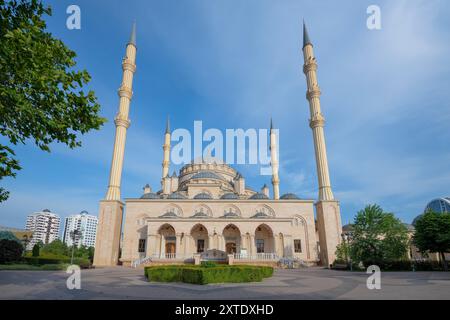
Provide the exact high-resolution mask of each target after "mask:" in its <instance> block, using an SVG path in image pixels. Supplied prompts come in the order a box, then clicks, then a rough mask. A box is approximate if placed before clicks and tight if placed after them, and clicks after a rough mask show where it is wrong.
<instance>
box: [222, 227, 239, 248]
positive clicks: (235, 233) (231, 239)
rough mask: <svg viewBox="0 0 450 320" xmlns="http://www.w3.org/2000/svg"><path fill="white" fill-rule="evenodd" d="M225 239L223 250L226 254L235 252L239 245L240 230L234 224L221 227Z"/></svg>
mask: <svg viewBox="0 0 450 320" xmlns="http://www.w3.org/2000/svg"><path fill="white" fill-rule="evenodd" d="M223 238H224V240H225V252H226V253H227V254H234V253H237V251H238V248H240V245H241V232H240V231H239V228H238V227H236V226H235V225H234V224H229V225H227V226H226V227H225V228H224V229H223Z"/></svg>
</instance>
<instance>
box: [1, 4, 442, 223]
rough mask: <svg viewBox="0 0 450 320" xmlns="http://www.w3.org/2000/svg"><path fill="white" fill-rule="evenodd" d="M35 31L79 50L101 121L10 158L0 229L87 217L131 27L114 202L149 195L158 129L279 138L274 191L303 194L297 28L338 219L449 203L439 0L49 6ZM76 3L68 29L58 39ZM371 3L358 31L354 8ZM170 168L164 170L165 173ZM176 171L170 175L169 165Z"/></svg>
mask: <svg viewBox="0 0 450 320" xmlns="http://www.w3.org/2000/svg"><path fill="white" fill-rule="evenodd" d="M47 3H50V4H51V5H52V7H53V16H52V17H51V18H49V19H48V27H49V30H50V31H51V32H52V33H53V34H54V35H55V36H56V37H59V38H61V39H62V40H63V41H64V42H65V43H66V44H67V45H68V46H69V47H70V48H71V49H73V50H74V51H76V52H77V54H78V57H77V62H78V67H79V68H86V69H87V70H88V71H89V72H90V74H91V76H92V82H91V83H90V87H91V88H92V89H93V90H95V92H96V94H97V96H98V98H99V102H100V104H101V106H102V111H101V113H102V115H103V116H104V117H106V118H108V119H109V122H108V123H107V124H106V125H105V126H104V127H103V128H102V129H101V130H100V131H96V132H91V133H89V134H87V135H85V136H84V137H82V141H83V147H82V148H78V149H75V150H69V149H68V148H66V147H65V146H62V145H57V144H55V145H53V146H52V153H50V154H48V153H45V152H42V151H40V150H38V149H37V148H36V147H35V146H34V145H32V144H28V145H26V146H18V147H16V153H17V155H18V157H19V159H20V161H21V164H22V166H23V170H22V171H20V172H19V173H18V176H17V178H16V179H5V180H3V181H2V183H3V184H4V185H5V187H6V188H8V189H9V190H10V191H11V197H10V199H9V200H8V201H7V202H5V203H2V204H0V224H1V225H8V226H13V227H23V226H24V224H25V219H26V216H27V214H29V213H31V212H34V211H37V210H42V209H44V208H49V209H50V210H52V211H53V212H56V213H59V214H60V215H61V216H63V217H64V216H67V215H69V214H73V213H78V212H80V211H82V210H88V211H89V212H90V213H93V214H97V210H98V201H99V200H100V199H102V198H103V197H104V195H105V193H106V187H107V184H108V176H109V166H110V161H111V155H112V146H113V140H114V127H113V122H112V119H113V118H114V115H115V113H116V111H117V106H118V97H117V89H118V87H119V85H120V81H121V72H122V71H121V59H122V57H123V55H124V50H125V44H126V43H127V41H128V37H129V33H130V29H131V24H132V22H133V20H134V19H136V21H137V30H138V33H137V42H138V56H137V66H138V69H137V70H138V71H137V73H136V76H135V83H134V88H133V91H134V99H133V101H132V105H131V114H130V118H131V122H132V125H131V127H130V129H129V130H128V137H127V146H126V155H125V165H124V172H123V179H122V181H123V185H122V197H123V198H129V197H137V196H140V195H141V193H142V187H143V185H144V184H146V183H150V184H151V186H152V187H153V189H157V188H158V187H159V181H160V175H161V161H162V148H161V145H162V142H163V132H164V126H165V119H166V117H167V116H168V115H170V118H171V122H172V129H175V128H187V129H191V130H192V129H193V122H194V120H202V121H203V126H204V128H218V129H220V130H223V131H224V130H225V129H227V128H244V129H247V128H266V127H267V126H268V125H269V119H270V117H271V116H272V117H273V119H274V122H275V125H276V127H278V128H279V129H280V162H281V163H280V169H281V171H280V175H281V185H280V187H281V192H282V193H285V192H295V193H297V194H298V195H299V196H300V197H302V198H312V199H314V198H317V178H316V168H315V159H314V151H313V145H312V133H311V130H310V128H309V126H308V119H309V110H308V103H307V100H306V99H305V90H306V84H305V77H304V75H303V73H302V64H303V61H302V54H301V41H302V32H301V21H302V19H303V18H305V19H306V22H307V24H308V28H309V32H310V37H311V40H312V42H313V43H314V46H315V53H316V56H317V59H318V64H319V70H318V76H319V84H320V86H321V89H322V100H321V101H322V108H323V113H324V115H325V117H326V119H327V124H326V128H325V135H326V140H327V147H328V158H329V165H330V174H331V180H332V186H333V190H334V193H335V196H336V198H337V199H339V200H340V201H341V207H342V219H343V222H344V223H347V222H348V221H350V220H351V219H352V217H353V216H354V214H355V213H356V211H357V210H359V209H361V208H363V207H364V206H365V205H366V204H371V203H378V204H380V205H381V206H382V207H383V208H384V209H385V210H386V211H391V212H394V213H395V214H396V215H397V216H398V217H399V218H400V219H402V220H403V221H405V222H411V220H412V219H413V218H414V217H415V216H416V215H417V214H419V213H421V211H422V210H423V208H424V207H425V205H426V204H427V202H428V201H429V200H431V199H433V198H435V197H439V196H448V195H450V170H449V169H450V166H449V164H450V148H449V141H450V130H449V123H450V106H449V101H450V90H449V88H450V64H449V59H450V42H449V41H448V40H449V39H450V28H449V24H448V18H449V17H450V3H449V2H448V1H443V0H442V1H425V0H423V1H419V0H407V1H406V0H396V1H392V0H391V1H379V0H371V1H339V2H337V1H289V0H283V1H269V0H247V1H237V0H236V1H234V0H226V1H225V0H214V1H207V0H202V1H196V0H183V1H180V0H168V1H148V0H145V1H127V3H126V5H124V2H123V1H62V0H58V1H48V2H47ZM70 4H77V5H79V6H80V8H81V13H82V16H81V17H82V29H81V30H72V31H70V30H68V29H67V28H66V23H65V22H66V18H67V16H68V15H67V14H66V8H67V6H69V5H70ZM370 4H377V5H379V6H380V8H381V14H382V16H381V17H382V29H381V30H378V31H369V30H368V29H367V27H366V19H367V17H368V15H367V14H366V9H367V7H368V6H369V5H370ZM173 169H174V167H173V166H172V168H171V170H173ZM177 169H178V168H177ZM237 169H239V170H240V171H241V172H242V173H243V174H244V175H245V177H246V178H247V179H246V181H247V184H249V185H250V186H252V187H253V188H255V189H259V188H260V187H261V186H262V185H263V184H264V183H270V177H267V176H260V175H259V167H258V166H239V167H237Z"/></svg>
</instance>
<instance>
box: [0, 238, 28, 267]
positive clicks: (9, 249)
mask: <svg viewBox="0 0 450 320" xmlns="http://www.w3.org/2000/svg"><path fill="white" fill-rule="evenodd" d="M22 252H23V247H22V244H20V243H19V242H17V241H15V240H8V239H2V240H0V264H4V263H11V262H16V261H20V259H21V258H22Z"/></svg>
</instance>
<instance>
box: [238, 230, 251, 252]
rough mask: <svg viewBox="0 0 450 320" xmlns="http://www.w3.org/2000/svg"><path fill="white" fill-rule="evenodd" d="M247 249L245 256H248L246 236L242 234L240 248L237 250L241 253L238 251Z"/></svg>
mask: <svg viewBox="0 0 450 320" xmlns="http://www.w3.org/2000/svg"><path fill="white" fill-rule="evenodd" d="M243 248H244V249H247V254H248V250H249V249H248V244H247V235H245V234H242V235H241V244H240V248H239V252H240V253H242V252H241V251H240V250H242V249H243Z"/></svg>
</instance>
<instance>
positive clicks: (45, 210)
mask: <svg viewBox="0 0 450 320" xmlns="http://www.w3.org/2000/svg"><path fill="white" fill-rule="evenodd" d="M42 212H51V211H50V210H48V209H44V210H42Z"/></svg>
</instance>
